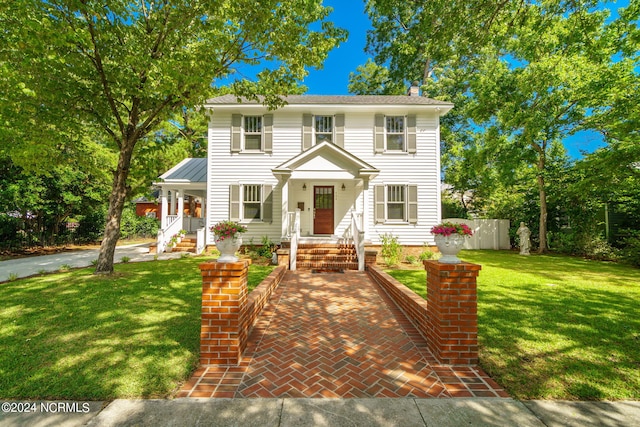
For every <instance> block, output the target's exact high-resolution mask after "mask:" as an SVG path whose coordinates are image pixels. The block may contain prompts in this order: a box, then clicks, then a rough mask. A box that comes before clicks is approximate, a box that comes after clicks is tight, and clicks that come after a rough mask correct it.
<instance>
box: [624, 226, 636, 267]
mask: <svg viewBox="0 0 640 427" xmlns="http://www.w3.org/2000/svg"><path fill="white" fill-rule="evenodd" d="M627 232H628V235H629V236H628V237H626V238H625V239H624V240H623V245H624V246H623V248H622V249H621V250H620V258H621V259H622V260H623V261H624V262H626V263H629V264H631V265H634V266H636V267H640V230H627Z"/></svg>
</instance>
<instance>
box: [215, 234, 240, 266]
mask: <svg viewBox="0 0 640 427" xmlns="http://www.w3.org/2000/svg"><path fill="white" fill-rule="evenodd" d="M214 241H215V244H216V248H218V251H220V257H219V258H218V262H238V257H237V256H236V255H235V254H236V252H237V251H238V249H240V246H242V237H235V238H231V239H229V238H227V239H224V240H220V239H219V238H217V237H216V238H215V240H214Z"/></svg>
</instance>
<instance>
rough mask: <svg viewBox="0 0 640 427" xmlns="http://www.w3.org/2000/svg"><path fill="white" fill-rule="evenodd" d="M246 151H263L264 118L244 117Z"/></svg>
mask: <svg viewBox="0 0 640 427" xmlns="http://www.w3.org/2000/svg"><path fill="white" fill-rule="evenodd" d="M244 149H245V150H248V151H262V116H244Z"/></svg>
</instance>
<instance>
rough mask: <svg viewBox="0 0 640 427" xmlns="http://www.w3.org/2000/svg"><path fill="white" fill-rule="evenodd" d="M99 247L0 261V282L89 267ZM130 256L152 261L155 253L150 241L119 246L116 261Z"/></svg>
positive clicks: (175, 255) (174, 255) (169, 255)
mask: <svg viewBox="0 0 640 427" xmlns="http://www.w3.org/2000/svg"><path fill="white" fill-rule="evenodd" d="M99 252H100V250H99V249H84V250H78V251H69V252H60V253H57V254H52V255H40V256H31V257H24V258H16V259H10V260H7V261H0V282H4V281H6V280H9V278H10V277H12V275H15V276H16V277H17V278H21V277H28V276H33V275H36V274H40V273H42V272H54V271H58V270H60V267H62V266H63V265H67V266H69V267H71V268H78V267H89V266H90V265H91V262H92V261H93V260H97V259H98V253H99ZM125 256H126V257H129V258H130V261H131V262H138V261H152V260H153V259H154V256H155V255H154V254H150V253H149V243H141V244H138V245H125V246H118V247H117V248H116V253H115V257H114V261H115V262H116V263H118V262H121V260H122V257H125ZM180 256H181V252H172V253H163V254H161V255H159V256H158V259H172V258H180Z"/></svg>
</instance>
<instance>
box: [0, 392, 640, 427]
mask: <svg viewBox="0 0 640 427" xmlns="http://www.w3.org/2000/svg"><path fill="white" fill-rule="evenodd" d="M2 403H5V404H6V402H2ZM36 404H37V406H36V408H37V409H39V408H40V406H39V404H40V402H36ZM105 405H106V406H105ZM45 407H46V406H45ZM50 407H51V406H49V408H50ZM54 407H55V405H54ZM60 408H63V407H60ZM74 408H76V409H77V411H76V412H74V411H73V409H74ZM69 409H71V410H69ZM85 409H86V411H85ZM85 425H86V426H94V427H108V426H150V427H151V426H153V427H163V426H167V427H168V426H215V427H225V426H242V427H249V426H257V427H258V426H259V427H270V426H274V427H289V426H291V427H300V426H331V427H334V426H367V427H369V426H401V427H411V426H422V427H424V426H438V427H460V426H474V427H475V426H518V427H527V426H541V427H544V426H547V427H560V426H563V427H564V426H570V427H574V426H575V427H578V426H580V427H589V426H603V427H613V426H616V427H617V426H619V427H623V426H624V427H628V426H637V425H640V402H638V401H621V402H567V401H540V400H532V401H524V402H520V401H517V400H513V399H509V398H505V399H495V398H488V399H485V398H456V399H407V398H401V399H389V398H382V399H288V398H287V399H195V398H184V399H173V400H160V399H154V400H115V401H113V402H111V403H109V404H104V403H102V402H90V403H84V402H78V403H77V404H76V405H70V406H68V407H67V410H66V412H65V410H62V411H58V412H49V413H45V412H41V411H36V412H34V413H20V414H18V413H10V412H9V411H5V407H4V406H3V412H2V413H0V426H2V427H27V426H65V427H75V426H85Z"/></svg>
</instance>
